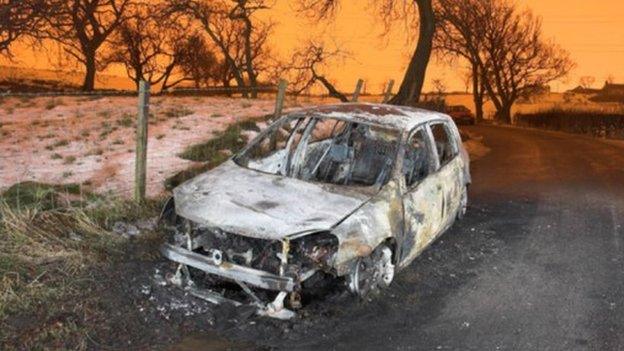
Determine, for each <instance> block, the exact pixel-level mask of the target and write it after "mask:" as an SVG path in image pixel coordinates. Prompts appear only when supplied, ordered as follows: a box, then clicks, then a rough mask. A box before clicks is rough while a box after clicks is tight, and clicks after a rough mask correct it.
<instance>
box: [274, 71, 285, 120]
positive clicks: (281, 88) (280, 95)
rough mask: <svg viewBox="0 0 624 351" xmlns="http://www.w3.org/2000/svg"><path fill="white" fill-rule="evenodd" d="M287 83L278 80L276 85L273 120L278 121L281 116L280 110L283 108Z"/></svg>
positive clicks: (283, 80)
mask: <svg viewBox="0 0 624 351" xmlns="http://www.w3.org/2000/svg"><path fill="white" fill-rule="evenodd" d="M287 86H288V82H287V81H286V80H285V79H280V81H279V84H278V85H277V97H276V98H275V112H274V115H273V118H274V119H278V118H279V117H280V116H281V115H282V109H283V108H284V97H285V96H286V87H287Z"/></svg>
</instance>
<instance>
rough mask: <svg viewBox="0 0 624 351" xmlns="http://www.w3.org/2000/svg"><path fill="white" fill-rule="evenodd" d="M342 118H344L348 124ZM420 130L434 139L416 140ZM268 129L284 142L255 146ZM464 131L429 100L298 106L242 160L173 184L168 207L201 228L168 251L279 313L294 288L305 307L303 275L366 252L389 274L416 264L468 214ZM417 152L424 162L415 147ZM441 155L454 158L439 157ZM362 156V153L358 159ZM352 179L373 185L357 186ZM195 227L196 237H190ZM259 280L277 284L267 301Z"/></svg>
mask: <svg viewBox="0 0 624 351" xmlns="http://www.w3.org/2000/svg"><path fill="white" fill-rule="evenodd" d="M326 121H333V122H332V123H335V124H333V127H332V128H325V129H324V130H321V131H324V132H327V131H329V132H330V133H329V134H328V137H325V138H323V137H319V135H318V130H317V126H323V123H324V122H326ZM338 123H344V127H343V129H341V130H340V132H336V130H337V128H336V126H337V125H338ZM434 125H442V126H444V130H446V134H447V136H446V138H447V141H445V142H444V143H443V141H442V140H437V139H435V138H434V135H433V134H432V131H431V130H432V129H431V126H434ZM288 126H289V127H288ZM287 127H288V128H287ZM416 131H420V134H419V135H420V136H421V137H422V138H424V139H423V141H422V142H423V143H425V144H426V147H424V146H423V145H421V144H419V143H412V136H413V135H415V132H416ZM279 133H282V134H279ZM340 133H342V134H340ZM351 133H354V134H351ZM276 135H277V136H279V137H276ZM265 137H266V138H268V139H269V140H271V143H270V145H272V146H271V147H277V146H278V145H283V146H281V147H283V148H284V149H279V150H275V151H274V152H267V153H266V155H265V154H263V153H262V152H260V153H258V152H256V153H252V151H251V150H252V148H254V147H259V146H258V145H263V144H262V142H263V140H264V138H265ZM280 138H281V140H280V141H279V142H278V139H280ZM286 138H287V139H286ZM357 138H359V139H357ZM349 140H351V141H350V142H349ZM460 140H461V139H460V136H459V132H458V131H457V128H456V126H455V125H454V124H453V122H452V120H451V119H450V118H449V117H448V116H446V115H444V114H440V113H437V112H431V111H425V110H420V109H414V108H408V107H398V106H390V105H377V104H341V105H335V106H321V107H316V108H309V109H304V110H300V111H297V112H294V113H292V114H290V115H287V116H284V117H282V118H281V119H280V120H278V121H276V122H275V123H274V124H272V125H271V126H269V128H267V130H265V131H263V132H261V133H260V134H259V135H258V136H257V137H256V139H254V141H252V142H251V143H250V144H249V145H248V146H247V147H246V148H244V149H243V151H241V153H240V154H239V155H237V156H234V158H233V159H230V160H228V161H227V162H225V163H223V164H222V165H220V166H219V167H217V168H215V169H213V170H211V171H209V172H207V173H204V174H202V175H199V176H198V177H196V178H194V179H192V180H190V181H188V182H186V183H184V184H183V185H181V186H179V187H177V188H176V189H174V202H173V203H169V204H168V208H170V210H169V212H167V211H165V212H166V213H169V214H170V212H171V211H172V210H175V214H176V215H177V216H179V218H182V219H184V221H182V223H191V224H192V225H190V227H188V226H187V227H184V228H181V229H180V230H178V229H176V234H175V236H174V237H175V238H177V239H175V240H174V241H175V242H177V243H179V244H177V245H165V246H163V253H164V254H165V256H167V257H168V258H170V259H172V260H173V261H175V262H178V263H180V264H182V265H184V266H185V267H186V266H189V267H194V268H197V269H200V270H202V271H204V272H206V273H208V274H210V275H213V276H216V277H220V278H223V279H229V280H233V281H235V282H238V283H239V285H241V287H242V289H243V290H244V291H245V292H246V293H247V295H249V296H251V297H252V302H251V303H252V304H255V305H256V306H258V313H259V314H261V315H267V316H271V317H276V318H290V317H291V316H292V315H294V313H293V312H292V311H290V310H287V309H286V308H285V307H284V299H285V298H286V296H290V298H289V301H291V302H293V301H294V302H293V303H294V304H295V305H297V304H298V301H300V294H301V293H305V291H302V283H303V282H305V281H307V280H308V279H309V278H311V277H312V276H314V275H315V274H316V273H317V272H322V274H328V275H330V276H334V277H338V276H349V275H352V273H353V272H357V267H358V264H359V262H360V261H361V260H363V259H367V260H371V259H373V260H375V259H376V258H379V259H381V258H383V259H384V261H383V262H373V263H374V266H375V267H382V268H384V267H385V268H384V269H389V268H392V272H391V273H392V274H390V272H389V271H387V272H385V273H384V272H383V271H382V272H374V274H375V275H377V276H384V277H386V278H384V280H383V282H384V283H389V281H391V280H392V277H393V276H394V269H395V267H396V269H400V268H403V267H405V266H407V265H408V264H409V263H410V262H411V261H412V260H413V259H414V258H415V257H416V256H418V254H420V253H421V252H422V251H423V250H424V249H425V248H426V247H427V246H428V245H430V244H431V243H432V242H433V241H434V240H435V239H436V238H437V237H438V236H439V235H441V234H442V233H443V232H444V231H445V230H446V229H447V228H448V227H449V226H450V225H451V224H452V223H453V222H454V221H455V219H456V218H458V217H460V216H461V214H462V213H463V212H461V211H463V209H464V208H465V201H466V199H465V189H466V186H467V185H468V184H469V183H470V181H471V178H470V170H469V160H468V157H467V153H466V152H465V150H464V148H463V146H462V144H461V141H460ZM280 143H282V144H280ZM358 143H359V144H358ZM358 145H360V148H359V149H357V150H356V149H355V148H356V146H358ZM362 145H365V146H366V145H367V146H366V147H364V146H362ZM356 151H357V152H356ZM415 152H417V153H418V155H424V156H425V159H426V162H425V163H422V164H421V163H417V162H416V161H414V160H415V159H412V158H409V157H408V156H406V155H412V154H413V153H415ZM250 154H251V155H254V157H255V158H254V159H253V160H251V158H250V157H249V156H248V155H250ZM257 155H264V156H257ZM443 155H451V156H452V157H451V159H448V160H445V161H444V163H442V159H443V157H442V156H443ZM258 157H259V158H258ZM314 157H316V158H314ZM357 157H360V158H362V157H364V159H357V160H358V161H359V162H361V164H358V165H354V164H355V162H356V161H354V160H356V158H357ZM410 157H411V156H410ZM445 157H446V156H445ZM309 158H310V159H312V160H313V161H311V162H310V163H309V164H303V163H304V162H306V160H308V159H309ZM240 159H243V160H246V161H241V160H240ZM326 160H329V161H327V162H325V161H326ZM334 160H337V161H334ZM418 160H420V159H418ZM323 162H325V163H323ZM332 162H334V163H336V162H337V163H338V165H337V166H336V165H335V164H333V163H332ZM341 162H342V163H341ZM343 163H345V164H343ZM321 164H322V165H321ZM332 167H333V168H332ZM410 167H421V168H418V171H419V172H417V173H418V174H421V173H423V172H424V171H426V172H424V173H423V174H425V173H426V176H424V177H423V178H422V179H418V181H416V182H415V183H413V184H411V183H410V184H408V180H406V178H408V179H412V174H413V170H412V169H411V168H410ZM406 169H407V170H408V171H409V172H410V173H409V174H410V175H409V177H408V176H407V175H406V174H407V173H406ZM323 171H324V172H325V173H324V174H325V176H324V177H321V176H319V175H318V174H319V173H321V172H323ZM330 171H332V172H334V173H332V174H333V175H332V177H333V178H331V179H333V180H331V181H330V180H328V178H327V174H328V173H329V172H330ZM367 172H371V174H368V173H367ZM373 172H376V173H373ZM384 172H385V173H384ZM315 177H316V178H315ZM353 177H359V178H357V179H359V181H360V182H361V183H362V184H364V185H362V184H360V185H354V184H351V183H350V182H351V180H352V179H353ZM410 181H411V180H410ZM165 212H163V213H165ZM188 228H191V229H190V232H192V236H193V238H188V237H187V236H186V235H188V233H189V230H187V229H188ZM183 246H186V249H183V248H182V247H183ZM380 252H381V253H383V254H379V253H380ZM390 252H391V255H390V254H389V253H390ZM375 253H376V254H375ZM390 256H391V258H392V262H389V261H388V258H389V257H390ZM184 272H186V273H184ZM184 272H183V273H184V274H187V275H189V276H190V273H188V270H186V271H184ZM388 277H389V278H388ZM188 280H190V278H189V279H188ZM180 281H181V282H183V281H184V279H180ZM248 285H249V286H248ZM251 288H261V289H268V290H275V291H279V293H278V295H277V297H275V299H274V300H273V301H272V302H269V303H266V304H264V303H263V302H260V301H259V300H260V298H259V297H258V296H257V295H256V294H255V293H254V291H252V289H251ZM352 290H353V289H352ZM356 290H358V291H359V288H358V289H356ZM364 290H366V289H364ZM289 293H291V294H290V295H289ZM206 296H207V297H208V300H211V301H216V300H217V299H215V298H214V297H213V295H212V293H210V294H208V295H206ZM215 303H218V302H215Z"/></svg>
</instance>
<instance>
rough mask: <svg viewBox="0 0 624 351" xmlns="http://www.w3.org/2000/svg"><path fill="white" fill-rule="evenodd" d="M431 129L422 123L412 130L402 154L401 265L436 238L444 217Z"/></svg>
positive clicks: (410, 259)
mask: <svg viewBox="0 0 624 351" xmlns="http://www.w3.org/2000/svg"><path fill="white" fill-rule="evenodd" d="M437 168H438V163H437V155H436V153H435V149H434V144H433V139H432V135H431V132H430V131H429V129H428V127H427V126H422V127H419V128H417V129H416V130H414V131H413V132H412V133H410V135H409V137H408V139H407V143H406V144H405V150H404V154H403V175H404V177H405V189H406V190H405V192H404V194H403V196H402V201H403V211H404V218H405V221H404V235H403V239H402V242H401V243H400V245H401V250H400V252H401V260H400V266H405V265H407V264H409V263H410V262H411V261H412V260H413V259H414V258H415V257H416V256H418V254H419V253H420V252H422V250H424V248H426V247H427V245H428V244H429V243H430V242H431V241H432V240H434V239H435V237H436V235H437V232H438V231H439V230H440V226H441V221H442V208H443V207H442V205H443V204H442V202H443V193H442V184H441V183H440V179H439V177H438V176H437V175H436V173H437V172H436V171H437Z"/></svg>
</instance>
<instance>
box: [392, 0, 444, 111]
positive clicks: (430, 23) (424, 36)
mask: <svg viewBox="0 0 624 351" xmlns="http://www.w3.org/2000/svg"><path fill="white" fill-rule="evenodd" d="M413 1H415V2H416V4H417V5H418V13H419V18H420V26H419V31H418V43H417V44H416V50H415V51H414V55H412V58H411V60H410V63H409V65H408V66H407V70H406V71H405V75H404V76H403V81H402V82H401V87H400V88H399V91H398V92H397V94H396V95H395V96H394V97H393V98H392V99H390V101H389V103H390V104H393V105H406V104H410V103H417V102H418V101H419V100H420V93H421V91H422V87H423V84H424V83H425V74H426V73H427V65H428V64H429V58H430V57H431V47H432V42H433V35H434V32H435V16H434V13H433V7H432V6H431V0H413Z"/></svg>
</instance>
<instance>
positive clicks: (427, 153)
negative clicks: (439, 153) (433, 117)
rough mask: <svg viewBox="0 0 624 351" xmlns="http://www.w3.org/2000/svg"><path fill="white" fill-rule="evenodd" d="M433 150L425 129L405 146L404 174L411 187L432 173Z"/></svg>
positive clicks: (419, 130)
mask: <svg viewBox="0 0 624 351" xmlns="http://www.w3.org/2000/svg"><path fill="white" fill-rule="evenodd" d="M432 167H433V165H432V163H431V150H430V147H429V142H428V141H427V133H426V132H425V130H424V129H422V128H421V129H418V130H416V132H414V134H412V136H411V137H410V139H409V142H408V143H407V144H406V145H405V156H404V158H403V174H404V175H405V184H406V185H407V186H408V187H409V186H412V185H413V184H417V183H418V182H420V181H421V180H423V179H425V177H427V175H429V174H430V173H431V171H432Z"/></svg>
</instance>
